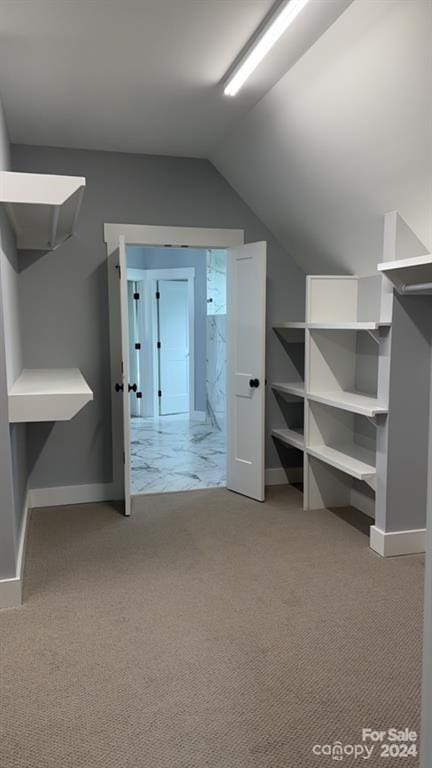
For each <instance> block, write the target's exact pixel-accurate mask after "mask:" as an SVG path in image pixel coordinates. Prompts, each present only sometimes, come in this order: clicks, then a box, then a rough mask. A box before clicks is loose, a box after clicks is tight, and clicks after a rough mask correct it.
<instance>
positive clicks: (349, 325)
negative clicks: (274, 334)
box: [273, 320, 391, 331]
mask: <svg viewBox="0 0 432 768" xmlns="http://www.w3.org/2000/svg"><path fill="white" fill-rule="evenodd" d="M390 325H391V323H390V322H381V321H380V320H356V321H353V322H338V323H275V324H274V325H273V328H274V329H275V330H284V329H285V330H306V328H308V329H309V330H311V331H376V330H378V329H379V328H387V327H389V326H390Z"/></svg>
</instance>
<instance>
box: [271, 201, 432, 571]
mask: <svg viewBox="0 0 432 768" xmlns="http://www.w3.org/2000/svg"><path fill="white" fill-rule="evenodd" d="M426 250H427V249H426V248H425V246H424V245H423V244H422V243H421V241H420V240H419V239H418V238H417V236H416V235H415V234H414V232H412V230H411V229H410V228H409V227H408V225H407V224H406V223H405V222H404V221H403V219H402V218H401V217H400V215H399V214H398V213H397V212H396V211H393V212H391V213H388V214H386V216H385V218H384V254H383V261H382V263H380V264H379V265H378V269H377V273H376V274H375V275H372V276H370V277H356V276H353V275H311V276H308V277H307V278H306V317H305V321H304V322H303V321H301V322H296V323H284V322H281V323H279V324H278V325H277V326H275V328H274V330H275V332H276V333H277V334H278V336H279V337H280V338H281V340H282V339H283V338H284V337H283V334H286V339H285V341H284V342H283V343H284V347H285V349H286V351H287V354H290V350H291V349H292V348H294V346H295V344H297V345H299V344H301V345H302V346H301V349H302V350H303V355H304V367H303V370H304V375H303V376H299V377H298V379H297V380H287V381H282V382H275V383H273V384H272V389H273V392H274V394H275V396H277V397H278V401H279V402H281V403H282V402H285V401H286V402H287V405H286V406H285V407H284V410H283V416H284V417H285V420H286V424H285V426H284V427H282V426H281V428H280V429H275V430H273V433H272V435H273V438H274V440H275V441H276V442H277V444H278V445H283V444H286V445H290V446H291V448H292V450H293V451H294V450H295V451H296V454H297V455H299V454H300V455H302V456H303V490H304V502H303V503H304V509H305V510H312V509H321V508H333V507H355V508H357V509H358V510H360V511H361V512H363V513H364V514H366V515H367V516H368V517H369V519H370V546H371V548H372V549H373V550H375V551H376V552H377V553H378V554H380V555H383V556H388V555H400V554H410V553H414V552H422V551H424V546H425V533H426V530H425V524H426V522H425V521H426V506H427V485H428V483H427V478H428V471H429V466H428V463H429V461H428V441H429V432H428V430H429V418H428V415H429V408H430V393H431V387H432V383H431V348H432V327H431V324H430V298H429V296H430V295H431V294H432V256H431V255H430V254H427V253H425V251H426ZM413 295H415V296H416V297H417V298H416V299H413V298H412V296H413ZM419 296H420V298H418V297H419ZM291 370H292V368H291ZM294 402H297V403H299V402H302V403H303V411H302V419H301V424H300V418H299V416H298V410H297V411H295V413H296V415H295V416H294V409H295V407H296V406H294V405H293V403H294ZM297 407H298V406H297ZM290 408H291V409H293V411H292V413H291V412H290ZM301 427H302V428H303V434H301ZM288 460H290V457H288ZM284 466H285V465H284Z"/></svg>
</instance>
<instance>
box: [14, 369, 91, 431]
mask: <svg viewBox="0 0 432 768" xmlns="http://www.w3.org/2000/svg"><path fill="white" fill-rule="evenodd" d="M91 400H93V392H92V391H91V389H90V387H89V386H88V384H87V382H86V380H85V379H84V376H83V375H82V373H81V371H80V370H79V369H78V368H53V369H50V368H42V369H38V368H36V369H29V368H25V369H24V370H23V371H22V372H21V374H20V376H19V377H18V378H17V380H16V382H15V384H14V385H13V386H12V388H11V390H10V392H9V421H10V422H34V421H69V420H70V419H72V418H73V416H75V414H77V413H78V411H80V410H81V408H83V407H84V406H85V405H86V404H87V403H88V402H90V401H91Z"/></svg>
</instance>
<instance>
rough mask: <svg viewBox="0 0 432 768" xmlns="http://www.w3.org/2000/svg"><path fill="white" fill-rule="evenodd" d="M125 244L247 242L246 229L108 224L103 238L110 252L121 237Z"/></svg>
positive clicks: (202, 245)
mask: <svg viewBox="0 0 432 768" xmlns="http://www.w3.org/2000/svg"><path fill="white" fill-rule="evenodd" d="M121 236H123V237H124V239H125V242H126V245H142V246H156V247H159V248H160V247H162V248H163V247H164V245H169V246H174V247H177V246H178V247H181V246H187V247H188V248H235V246H237V245H243V243H244V231H243V229H207V228H203V227H154V226H147V225H146V224H105V225H104V240H105V242H106V244H107V246H108V255H110V253H112V251H113V250H115V249H116V248H118V243H119V239H120V237H121Z"/></svg>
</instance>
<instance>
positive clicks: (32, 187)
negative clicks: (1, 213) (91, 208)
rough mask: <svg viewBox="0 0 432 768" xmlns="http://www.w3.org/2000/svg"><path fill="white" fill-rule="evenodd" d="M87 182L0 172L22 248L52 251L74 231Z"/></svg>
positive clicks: (0, 187) (1, 198)
mask: <svg viewBox="0 0 432 768" xmlns="http://www.w3.org/2000/svg"><path fill="white" fill-rule="evenodd" d="M84 188H85V179H84V178H83V177H81V176H52V175H50V174H42V173H14V172H11V171H2V172H0V202H1V203H2V204H3V205H4V207H5V209H6V212H7V215H8V217H9V220H10V222H11V225H12V228H13V230H14V232H15V235H16V238H17V247H18V248H20V249H23V250H25V249H32V250H33V249H34V250H53V249H54V248H57V246H58V245H60V244H61V243H62V242H64V240H67V238H68V237H70V236H71V235H72V234H73V232H74V228H75V223H76V219H77V216H78V213H79V209H80V205H81V199H82V195H83V192H84Z"/></svg>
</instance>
